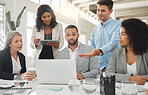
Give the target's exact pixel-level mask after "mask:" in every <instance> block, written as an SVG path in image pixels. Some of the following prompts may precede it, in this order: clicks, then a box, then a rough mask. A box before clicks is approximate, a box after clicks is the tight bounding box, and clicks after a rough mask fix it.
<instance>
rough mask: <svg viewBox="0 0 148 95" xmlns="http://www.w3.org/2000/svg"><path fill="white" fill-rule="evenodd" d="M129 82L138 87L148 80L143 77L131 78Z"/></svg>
mask: <svg viewBox="0 0 148 95" xmlns="http://www.w3.org/2000/svg"><path fill="white" fill-rule="evenodd" d="M129 80H130V81H134V82H136V83H137V84H138V85H144V84H145V82H146V80H148V78H146V77H143V76H130V79H129Z"/></svg>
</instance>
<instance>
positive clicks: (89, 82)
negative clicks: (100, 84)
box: [82, 78, 97, 95]
mask: <svg viewBox="0 0 148 95" xmlns="http://www.w3.org/2000/svg"><path fill="white" fill-rule="evenodd" d="M82 87H83V90H84V91H85V93H87V94H88V95H91V94H92V95H93V94H94V93H95V92H96V90H97V80H96V79H93V78H86V79H84V80H83V82H82Z"/></svg>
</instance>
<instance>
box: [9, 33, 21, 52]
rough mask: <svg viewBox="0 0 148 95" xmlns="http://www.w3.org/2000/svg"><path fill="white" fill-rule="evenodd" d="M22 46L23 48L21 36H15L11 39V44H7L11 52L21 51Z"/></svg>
mask: <svg viewBox="0 0 148 95" xmlns="http://www.w3.org/2000/svg"><path fill="white" fill-rule="evenodd" d="M22 46H23V42H22V36H19V35H15V36H14V37H13V38H12V41H11V43H10V44H9V47H10V49H11V50H13V51H21V50H22Z"/></svg>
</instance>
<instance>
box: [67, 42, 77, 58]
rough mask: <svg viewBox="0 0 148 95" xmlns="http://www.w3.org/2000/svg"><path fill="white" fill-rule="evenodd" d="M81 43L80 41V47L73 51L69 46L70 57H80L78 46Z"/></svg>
mask: <svg viewBox="0 0 148 95" xmlns="http://www.w3.org/2000/svg"><path fill="white" fill-rule="evenodd" d="M79 44H80V43H79V42H78V47H77V48H76V49H75V50H74V51H72V50H71V49H70V48H69V47H68V46H67V48H68V51H69V56H70V59H72V60H75V59H76V58H77V57H78V48H79Z"/></svg>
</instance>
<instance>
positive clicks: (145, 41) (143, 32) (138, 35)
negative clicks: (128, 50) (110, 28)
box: [121, 18, 148, 55]
mask: <svg viewBox="0 0 148 95" xmlns="http://www.w3.org/2000/svg"><path fill="white" fill-rule="evenodd" d="M121 27H123V28H124V29H125V32H126V34H127V35H128V38H129V40H130V46H132V49H133V52H134V54H136V55H142V54H143V53H145V52H147V49H148V25H147V24H146V23H145V22H143V21H141V20H140V19H136V18H132V19H127V20H124V21H123V22H122V24H121Z"/></svg>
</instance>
